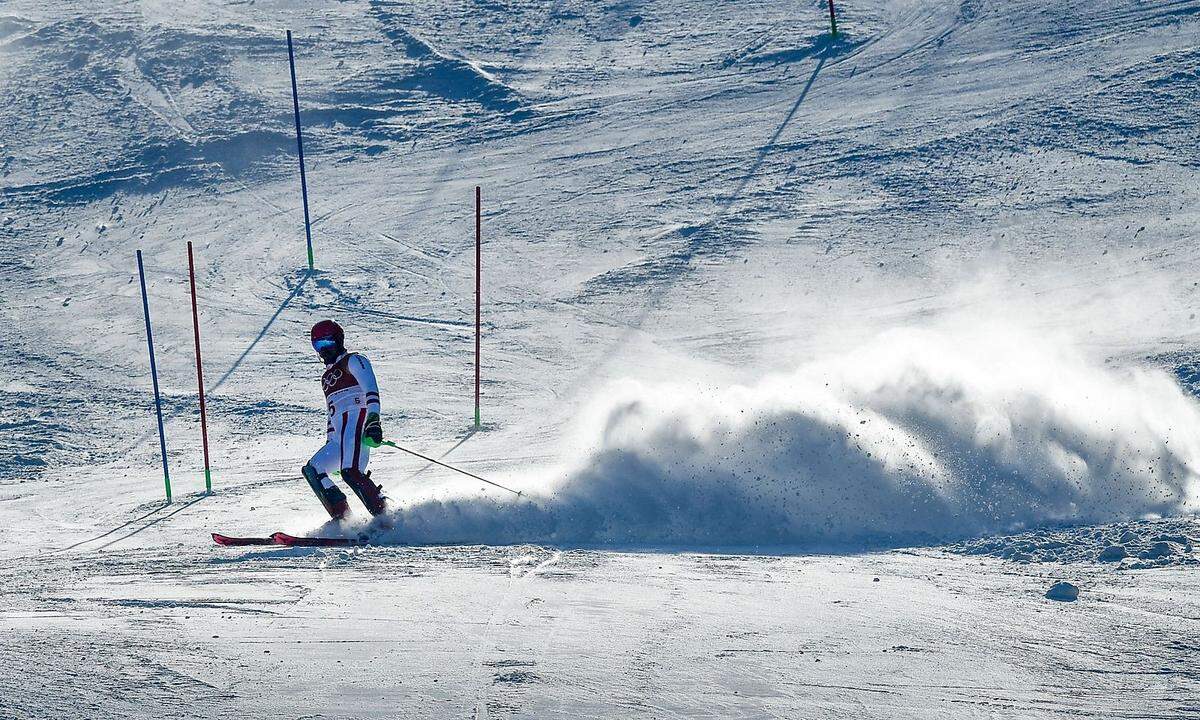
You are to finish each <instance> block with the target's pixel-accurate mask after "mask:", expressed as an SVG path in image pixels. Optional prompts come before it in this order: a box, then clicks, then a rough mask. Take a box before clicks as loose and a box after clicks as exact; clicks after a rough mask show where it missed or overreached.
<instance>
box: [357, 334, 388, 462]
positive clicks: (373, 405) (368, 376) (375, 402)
mask: <svg viewBox="0 0 1200 720" xmlns="http://www.w3.org/2000/svg"><path fill="white" fill-rule="evenodd" d="M350 372H352V373H354V377H355V378H356V379H357V380H358V384H359V385H360V386H362V389H363V392H364V393H365V394H366V396H367V422H366V424H365V425H363V442H364V443H366V444H367V445H369V446H370V447H379V444H380V443H382V442H383V424H382V423H381V422H380V421H379V383H377V382H376V381H375V372H374V371H373V370H371V362H370V361H369V360H367V359H366V358H365V357H363V356H362V355H355V356H354V357H352V358H350Z"/></svg>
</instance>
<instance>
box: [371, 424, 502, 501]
mask: <svg viewBox="0 0 1200 720" xmlns="http://www.w3.org/2000/svg"><path fill="white" fill-rule="evenodd" d="M363 445H366V446H367V447H379V445H387V446H388V447H394V448H396V449H397V450H400V451H401V452H406V453H408V454H409V455H415V456H417V457H419V458H421V459H422V460H425V461H427V462H431V463H433V464H434V465H441V466H442V467H444V468H446V469H447V470H453V471H454V472H456V473H462V474H463V475H466V476H467V477H472V478H475V479H476V480H478V481H480V482H485V483H487V484H488V485H494V486H496V487H498V488H500V489H501V490H507V491H509V492H510V493H512V494H514V495H516V496H517V497H520V496H521V491H520V490H513V489H512V488H510V487H505V486H503V485H501V484H500V483H497V482H492V481H491V480H488V479H487V478H481V477H479V476H478V475H476V474H475V473H469V472H467V471H466V470H462V469H459V468H456V467H454V466H453V465H447V464H446V463H444V462H442V461H440V460H434V459H433V458H431V457H427V456H425V455H422V454H421V453H419V452H414V451H412V450H409V449H408V448H406V447H401V446H399V445H397V444H396V443H394V442H392V441H391V440H384V441H383V442H381V443H379V445H374V444H373V443H369V442H367V440H366V439H365V438H364V439H363Z"/></svg>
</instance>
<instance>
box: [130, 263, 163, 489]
mask: <svg viewBox="0 0 1200 720" xmlns="http://www.w3.org/2000/svg"><path fill="white" fill-rule="evenodd" d="M137 264H138V280H140V281H141V284H142V313H143V314H144V315H145V317H146V346H147V347H148V348H149V349H150V378H151V381H152V382H153V384H154V410H155V412H156V413H157V414H158V449H159V451H160V452H161V453H162V465H163V484H164V485H165V486H166V488H167V504H168V505H170V504H171V471H170V470H169V469H167V434H166V432H165V431H164V430H163V418H162V396H161V395H160V394H159V392H158V366H157V365H155V364H154V335H153V333H152V332H151V331H150V300H149V299H148V298H147V296H146V270H145V268H144V267H143V265H142V251H141V250H138V251H137Z"/></svg>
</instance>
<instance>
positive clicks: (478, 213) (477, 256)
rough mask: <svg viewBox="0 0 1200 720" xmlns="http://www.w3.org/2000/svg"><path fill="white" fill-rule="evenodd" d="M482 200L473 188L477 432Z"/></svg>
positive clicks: (477, 421)
mask: <svg viewBox="0 0 1200 720" xmlns="http://www.w3.org/2000/svg"><path fill="white" fill-rule="evenodd" d="M482 205H483V203H482V200H481V199H480V194H479V186H478V185H476V186H475V429H476V430H478V429H479V427H480V425H479V333H480V322H479V319H480V310H479V306H480V302H481V296H482V291H481V288H482V285H481V282H480V272H481V269H482V265H483V250H482V247H481V246H482V243H483V233H482V230H481V228H480V222H481V215H482V210H481V208H482Z"/></svg>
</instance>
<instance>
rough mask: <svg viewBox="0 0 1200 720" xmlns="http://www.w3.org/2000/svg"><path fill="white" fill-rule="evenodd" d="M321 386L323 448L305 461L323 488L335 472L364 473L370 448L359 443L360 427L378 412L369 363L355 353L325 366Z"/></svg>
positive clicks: (345, 355) (361, 432) (373, 380)
mask: <svg viewBox="0 0 1200 720" xmlns="http://www.w3.org/2000/svg"><path fill="white" fill-rule="evenodd" d="M321 386H322V388H323V389H324V390H325V404H326V406H327V407H328V410H329V425H328V427H326V429H325V437H326V441H325V446H324V447H322V448H321V449H320V450H318V451H317V454H316V455H313V457H312V460H309V461H308V462H309V464H310V465H312V466H313V467H314V468H316V470H317V471H318V472H320V473H322V474H324V476H325V477H323V478H322V483H323V484H324V485H325V487H332V486H333V481H332V480H330V479H329V475H331V474H332V473H333V472H335V471H338V470H343V469H346V468H355V469H357V470H358V471H360V472H366V469H367V460H368V458H369V457H370V455H371V449H370V448H368V447H366V446H364V445H363V443H362V439H363V425H365V424H366V422H367V415H369V414H371V413H378V412H379V385H378V383H377V382H376V381H375V373H374V372H373V371H372V370H371V363H370V361H368V360H367V359H366V358H365V357H363V356H362V355H359V354H358V353H342V354H341V355H340V356H338V358H337V360H334V361H333V362H332V363H330V364H329V365H328V366H326V368H325V374H324V375H323V376H321Z"/></svg>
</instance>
